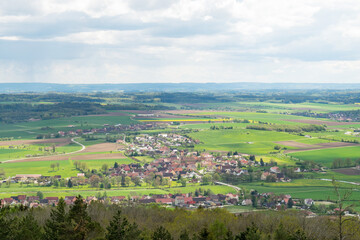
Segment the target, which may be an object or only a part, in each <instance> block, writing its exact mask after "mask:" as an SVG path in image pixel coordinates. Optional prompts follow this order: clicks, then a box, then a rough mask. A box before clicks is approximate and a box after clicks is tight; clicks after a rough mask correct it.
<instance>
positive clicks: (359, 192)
mask: <svg viewBox="0 0 360 240" xmlns="http://www.w3.org/2000/svg"><path fill="white" fill-rule="evenodd" d="M340 186H341V192H342V193H344V192H345V191H347V190H352V191H353V193H352V195H351V198H350V200H351V201H353V202H354V203H356V204H357V205H359V199H360V188H359V186H355V185H350V184H341V185H340ZM239 187H244V188H245V189H246V190H247V191H249V190H251V189H256V190H257V191H258V192H260V193H266V192H272V193H274V194H277V195H279V194H290V195H291V197H292V198H301V199H305V198H311V199H313V200H318V201H320V200H323V201H326V200H328V199H330V200H332V201H335V200H336V195H335V192H334V187H333V186H332V184H331V182H327V181H321V180H316V179H299V180H294V181H292V182H290V183H260V182H257V183H244V184H241V185H239Z"/></svg>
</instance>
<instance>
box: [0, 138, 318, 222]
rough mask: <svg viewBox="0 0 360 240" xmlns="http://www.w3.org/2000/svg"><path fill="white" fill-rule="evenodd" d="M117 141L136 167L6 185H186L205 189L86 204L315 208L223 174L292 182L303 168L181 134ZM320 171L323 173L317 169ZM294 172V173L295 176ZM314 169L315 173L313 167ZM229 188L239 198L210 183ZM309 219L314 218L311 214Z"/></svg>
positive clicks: (7, 202)
mask: <svg viewBox="0 0 360 240" xmlns="http://www.w3.org/2000/svg"><path fill="white" fill-rule="evenodd" d="M116 143H117V144H119V145H122V146H123V148H122V150H123V149H125V150H124V153H125V155H126V156H128V157H130V158H131V159H133V160H134V161H135V162H134V163H131V164H118V163H116V162H115V163H114V166H107V165H106V164H105V165H103V166H102V168H101V169H98V170H97V169H88V168H87V167H86V165H84V164H82V163H80V162H76V161H75V163H74V167H75V168H76V169H77V170H78V171H79V173H78V174H77V176H73V177H70V178H62V177H61V175H55V176H51V177H50V176H42V175H40V174H17V175H16V176H13V177H11V178H9V179H7V180H4V181H3V182H2V184H7V185H8V184H12V183H20V184H21V185H24V184H25V185H27V186H28V185H34V186H40V187H41V186H53V187H60V188H61V187H65V188H75V187H76V186H86V185H89V186H91V187H94V188H96V189H98V190H104V191H106V190H108V191H110V190H111V189H114V188H116V187H118V188H119V187H124V188H129V187H130V186H134V187H142V186H143V187H146V188H155V189H156V188H162V189H166V188H167V189H171V187H172V186H180V187H186V186H187V185H190V184H192V185H195V184H197V185H196V186H199V190H198V189H197V190H196V191H195V192H190V193H186V194H185V193H181V192H178V193H169V194H150V195H143V194H137V193H136V190H134V194H131V195H128V196H111V197H108V196H106V194H105V196H101V194H100V195H98V196H88V197H87V198H85V201H86V202H87V203H88V204H91V202H93V201H101V202H106V203H114V204H123V205H126V204H160V205H165V206H167V207H184V208H188V209H193V208H198V207H204V208H215V207H224V206H251V207H253V208H263V209H274V210H285V209H287V208H293V207H294V208H298V209H307V210H309V209H310V208H311V207H312V206H313V205H314V201H313V200H312V199H292V198H291V196H290V195H288V194H287V195H276V194H274V193H258V192H257V191H255V190H253V191H251V192H250V193H244V192H243V190H242V189H240V188H239V187H236V186H233V185H230V184H227V183H223V182H221V179H222V177H223V176H227V177H229V176H230V178H231V176H232V177H236V178H239V177H240V178H241V177H244V178H243V179H244V180H245V181H249V179H252V178H254V179H253V180H259V181H264V182H290V181H291V178H290V176H295V175H296V174H301V172H303V171H307V169H304V168H303V169H301V168H300V167H297V168H291V169H285V171H284V169H282V168H280V167H278V166H277V164H276V162H268V163H265V162H264V161H263V160H262V159H260V161H257V159H256V157H255V156H253V155H248V154H239V153H237V152H228V153H224V154H219V153H209V152H205V151H204V152H199V151H195V150H193V151H191V149H193V147H194V145H195V144H198V143H199V142H198V141H196V140H193V139H191V138H189V137H187V136H183V135H179V134H176V133H160V134H157V135H148V134H140V135H132V136H127V137H125V136H124V137H123V138H122V139H117V140H116ZM139 156H149V157H151V159H153V161H151V162H146V163H144V162H141V161H139V160H138V159H137V158H136V157H139ZM257 167H266V169H267V170H265V171H256V172H254V169H256V168H257ZM315 170H318V169H315ZM289 171H290V172H291V173H289ZM310 171H311V169H310ZM214 184H215V185H217V184H221V185H228V186H231V187H234V189H235V190H236V192H237V193H236V194H234V193H227V194H213V193H212V192H211V190H210V189H209V190H206V186H209V185H214ZM75 199H76V196H66V197H65V202H66V203H67V204H72V203H73V202H74V201H75ZM58 201H59V197H43V195H42V193H38V194H37V196H26V195H18V196H12V197H10V198H4V199H2V200H1V205H2V206H12V205H19V204H21V205H25V206H28V207H40V206H44V205H56V204H57V203H58ZM308 212H309V214H308V215H309V216H312V214H314V213H313V212H311V211H308Z"/></svg>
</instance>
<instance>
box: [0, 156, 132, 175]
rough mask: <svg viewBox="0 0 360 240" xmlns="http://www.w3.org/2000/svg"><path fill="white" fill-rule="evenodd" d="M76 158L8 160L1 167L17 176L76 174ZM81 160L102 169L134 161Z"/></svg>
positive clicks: (90, 166)
mask: <svg viewBox="0 0 360 240" xmlns="http://www.w3.org/2000/svg"><path fill="white" fill-rule="evenodd" d="M74 161H75V160H74V159H73V158H68V159H67V160H63V161H24V162H7V163H3V164H1V165H0V168H2V169H4V171H5V175H6V176H7V177H9V176H10V177H12V176H15V175H16V174H42V175H44V176H55V175H61V176H62V177H72V176H76V174H77V173H78V172H79V171H77V170H76V169H75V167H74V164H73V163H74ZM78 161H79V162H85V163H86V164H87V166H88V168H89V169H97V170H98V169H100V168H101V166H102V165H103V164H108V166H112V165H114V163H115V162H117V163H118V164H129V163H132V162H134V161H133V160H132V159H130V158H122V159H102V160H78ZM53 163H55V164H56V163H59V169H58V168H57V167H56V168H55V169H52V168H51V167H50V165H51V164H53Z"/></svg>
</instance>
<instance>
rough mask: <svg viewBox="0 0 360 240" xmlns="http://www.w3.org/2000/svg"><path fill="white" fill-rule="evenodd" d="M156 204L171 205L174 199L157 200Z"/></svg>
mask: <svg viewBox="0 0 360 240" xmlns="http://www.w3.org/2000/svg"><path fill="white" fill-rule="evenodd" d="M155 202H156V203H160V204H168V205H171V204H172V203H173V199H172V198H156V199H155Z"/></svg>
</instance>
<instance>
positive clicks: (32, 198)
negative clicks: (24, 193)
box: [27, 196, 40, 202]
mask: <svg viewBox="0 0 360 240" xmlns="http://www.w3.org/2000/svg"><path fill="white" fill-rule="evenodd" d="M27 200H28V202H35V201H40V198H39V197H38V196H29V197H27Z"/></svg>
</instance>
